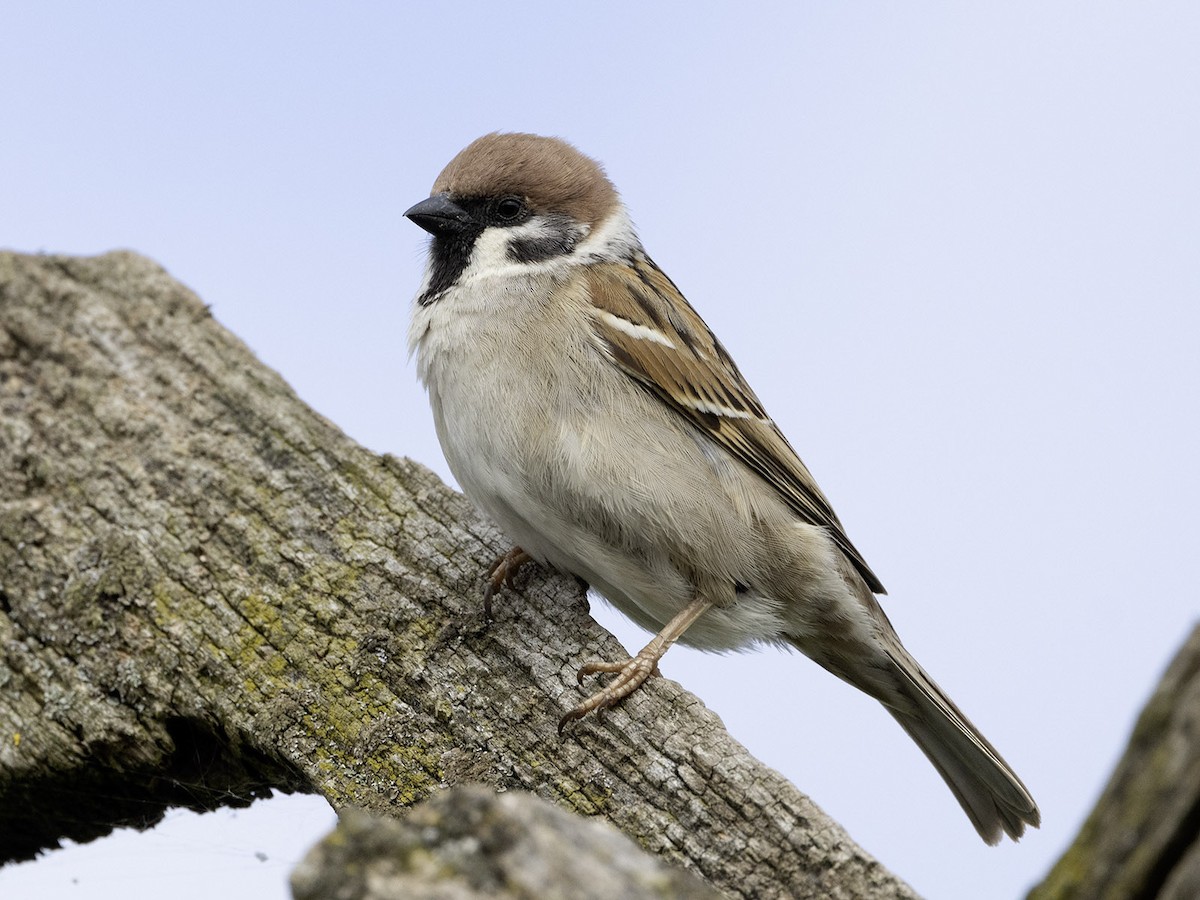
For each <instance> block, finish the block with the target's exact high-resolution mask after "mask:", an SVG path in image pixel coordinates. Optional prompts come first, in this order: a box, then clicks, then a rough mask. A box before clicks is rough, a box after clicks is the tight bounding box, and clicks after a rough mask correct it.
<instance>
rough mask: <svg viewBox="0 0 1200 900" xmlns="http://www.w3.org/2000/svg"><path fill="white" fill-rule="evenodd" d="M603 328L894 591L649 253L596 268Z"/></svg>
mask: <svg viewBox="0 0 1200 900" xmlns="http://www.w3.org/2000/svg"><path fill="white" fill-rule="evenodd" d="M588 287H589V288H590V291H591V296H592V302H593V304H594V306H595V309H596V315H595V316H594V327H595V330H596V334H597V336H598V337H599V338H600V340H601V341H602V342H603V344H604V346H605V347H606V348H607V349H608V351H609V352H610V353H611V354H612V358H613V360H614V361H615V362H616V363H617V364H618V365H619V366H621V367H622V368H623V369H624V370H625V371H626V372H627V373H629V375H630V376H632V377H633V378H635V379H636V380H637V381H638V382H640V383H641V384H643V385H645V386H646V387H647V388H649V389H650V390H651V391H653V392H654V393H655V394H656V395H657V396H658V397H659V398H661V399H662V400H663V402H664V403H666V404H667V405H668V406H669V407H671V408H672V409H674V410H675V411H676V412H678V413H679V414H680V415H682V416H684V417H685V418H686V419H687V420H688V421H689V422H691V423H692V424H693V425H695V426H696V427H697V428H699V429H700V430H701V431H702V432H704V433H705V434H707V435H708V436H709V437H711V438H712V439H713V440H714V441H716V442H717V443H718V444H720V445H721V446H723V447H725V448H726V449H727V450H729V452H730V453H732V454H733V455H734V456H735V457H737V458H738V459H740V460H741V461H742V462H743V463H745V464H746V465H747V466H749V467H750V468H751V469H753V470H754V471H755V472H757V473H758V474H759V475H761V476H762V477H763V478H765V479H766V481H767V483H768V484H770V485H771V486H772V487H773V488H774V489H775V490H776V491H778V492H779V495H780V496H781V497H782V498H783V499H784V501H785V502H786V503H787V504H788V506H789V507H791V508H792V510H793V511H795V513H796V515H798V516H799V517H800V518H801V519H802V520H804V521H805V522H808V523H810V524H812V525H819V526H822V527H824V528H825V529H827V530H828V532H829V534H830V536H831V537H832V538H833V539H834V541H835V542H836V543H837V545H838V547H840V548H841V550H842V552H843V553H844V554H845V555H846V557H847V558H848V559H849V560H850V561H851V562H852V563H853V564H854V567H855V568H856V569H857V570H858V573H859V574H860V575H861V576H862V577H863V580H864V581H866V583H867V585H868V587H870V589H871V590H872V591H874V592H875V593H876V594H884V593H887V592H886V591H885V590H884V587H883V585H882V584H881V583H880V581H879V579H878V578H877V577H875V573H874V572H872V571H871V569H870V567H869V566H868V565H867V563H866V561H865V560H864V559H863V558H862V554H860V553H859V552H858V550H856V549H855V547H854V545H853V544H851V543H850V539H849V538H848V537H846V532H845V530H844V529H843V528H842V523H841V522H840V521H838V517H837V514H836V513H834V511H833V508H832V507H831V506H830V505H829V501H828V500H827V499H826V498H825V495H824V494H823V493H821V489H820V488H819V487H817V483H816V481H815V480H814V479H813V477H812V474H811V473H810V472H809V471H808V468H807V467H806V466H805V465H804V463H803V462H801V461H800V457H799V456H797V455H796V451H795V450H793V449H792V447H791V445H790V444H789V443H788V442H787V438H785V437H784V436H783V433H782V432H780V430H779V429H778V428H777V427H776V426H775V423H774V422H772V421H771V419H770V418H769V417H768V416H767V414H766V411H765V410H764V409H763V407H762V404H761V403H760V402H759V399H758V397H756V396H755V394H754V391H753V390H751V389H750V385H749V384H747V383H746V379H745V378H743V377H742V374H741V372H739V371H738V369H737V366H736V365H735V364H734V362H733V359H732V358H730V356H729V354H728V353H726V352H725V348H724V347H722V346H721V344H720V342H719V341H718V340H717V339H716V337H715V336H714V335H713V333H712V332H711V331H710V330H709V328H708V326H707V325H705V324H704V320H703V319H701V318H700V315H699V314H698V313H697V312H696V311H695V310H694V309H692V307H691V305H690V304H689V303H688V302H687V300H685V299H684V297H683V294H681V293H680V292H679V289H678V288H677V287H675V285H674V284H673V283H672V282H671V279H670V278H668V277H667V276H666V275H665V274H664V273H663V271H662V270H661V269H659V268H658V266H656V265H655V264H654V262H653V261H652V260H651V259H650V258H649V257H647V256H643V255H639V256H637V257H635V258H634V259H632V260H630V261H629V262H628V263H615V262H614V263H599V264H596V265H595V266H593V267H591V269H590V271H589V273H588Z"/></svg>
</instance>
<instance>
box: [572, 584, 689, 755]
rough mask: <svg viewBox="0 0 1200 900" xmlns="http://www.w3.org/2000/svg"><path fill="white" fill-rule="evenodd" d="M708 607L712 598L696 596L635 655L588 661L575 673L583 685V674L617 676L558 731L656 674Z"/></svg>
mask: <svg viewBox="0 0 1200 900" xmlns="http://www.w3.org/2000/svg"><path fill="white" fill-rule="evenodd" d="M711 608H712V601H711V600H706V599H704V598H701V597H697V598H695V599H693V600H692V602H691V603H689V604H688V605H687V606H685V607H684V608H683V609H682V610H680V611H679V612H678V613H677V614H676V615H675V617H674V618H673V619H671V621H670V622H668V623H667V624H666V625H664V626H663V630H662V631H660V632H659V633H658V634H656V635H655V636H654V640H652V641H651V642H650V643H649V644H647V645H646V646H645V647H643V648H642V649H641V651H640V652H639V653H638V655H637V656H634V657H633V658H631V659H623V660H621V661H620V662H590V663H588V664H587V665H585V666H583V667H582V668H581V669H580V670H579V671H578V672H577V673H576V676H575V677H576V680H578V682H579V683H580V684H583V679H584V678H585V677H586V676H588V675H596V674H598V673H600V672H608V673H610V674H613V675H616V676H617V677H616V678H614V679H613V680H612V681H610V682H609V683H608V684H606V685H605V686H604V687H603V688H601V689H600V690H599V691H597V692H596V693H594V694H592V696H590V697H588V698H587V699H586V700H584V701H583V702H582V703H580V704H579V705H578V706H576V707H575V708H574V709H573V710H571V711H570V712H569V713H567V714H566V715H565V716H563V717H562V718H561V719H559V720H558V733H559V734H562V732H563V729H564V728H565V727H566V726H567V723H569V722H574V721H575V720H577V719H582V718H583V717H584V716H586V715H587V714H588V713H590V712H595V711H597V710H601V709H608V708H609V707H610V706H615V705H616V704H618V703H620V702H621V701H622V700H624V699H625V698H626V697H628V696H629V695H630V694H632V693H633V692H634V691H636V690H637V689H638V688H640V687H641V686H642V685H643V684H645V683H646V679H647V678H650V677H651V676H652V675H659V674H660V673H659V671H658V661H659V660H660V659H662V658H663V655H664V654H665V653H666V652H667V650H669V649H670V648H671V645H672V644H674V643H675V641H677V640H679V638H680V636H681V635H682V634H683V633H684V632H685V631H687V629H688V626H690V625H691V624H692V623H693V622H695V621H696V620H697V619H698V618H700V617H701V616H702V615H704V613H706V612H707V611H708V610H709V609H711Z"/></svg>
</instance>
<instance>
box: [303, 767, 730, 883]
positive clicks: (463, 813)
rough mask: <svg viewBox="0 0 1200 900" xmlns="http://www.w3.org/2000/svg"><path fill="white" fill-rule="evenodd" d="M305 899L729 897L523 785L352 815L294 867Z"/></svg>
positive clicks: (475, 789)
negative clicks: (387, 813)
mask: <svg viewBox="0 0 1200 900" xmlns="http://www.w3.org/2000/svg"><path fill="white" fill-rule="evenodd" d="M292 890H293V891H294V893H295V896H296V900H327V898H329V897H337V898H338V900H414V898H418V897H428V898H435V897H436V898H439V900H449V898H455V900H467V898H472V900H473V898H477V897H478V898H488V900H525V898H534V897H536V898H541V897H572V898H576V900H589V898H596V900H599V898H617V897H619V898H621V900H662V898H664V897H686V898H687V900H720V898H721V896H722V895H721V894H720V893H718V892H717V891H716V890H715V889H713V888H711V887H709V886H708V885H706V884H705V883H704V882H703V881H701V880H700V879H699V878H697V877H696V876H695V875H693V874H692V873H691V872H685V871H684V870H683V869H677V868H675V867H674V866H669V865H666V864H665V863H663V862H662V861H661V860H660V859H657V858H655V857H653V856H650V855H649V854H647V853H646V852H645V851H644V850H642V849H641V848H640V847H638V846H637V845H636V844H634V843H633V842H632V841H630V840H629V838H627V837H625V835H623V834H621V833H620V832H619V831H617V830H616V829H614V828H613V827H612V826H611V825H609V824H608V823H607V822H604V821H600V820H599V819H597V818H592V819H584V818H581V817H580V816H574V815H571V814H570V813H568V812H566V811H564V810H562V809H559V808H558V807H556V806H554V805H552V804H550V803H547V802H546V801H545V800H542V799H540V798H538V797H534V796H533V795H532V794H527V793H524V792H523V791H511V792H508V793H504V794H495V793H493V792H492V791H490V790H488V789H487V788H484V787H481V786H479V785H470V786H467V787H459V788H451V789H450V790H448V791H442V792H441V793H439V794H436V795H434V797H433V798H432V799H430V800H427V801H426V802H424V803H422V804H420V805H419V806H417V807H416V808H414V809H413V810H412V811H411V812H409V813H407V814H406V815H405V816H404V817H403V818H401V819H383V818H375V817H371V816H368V815H367V814H366V813H361V812H351V813H348V814H346V815H344V816H343V817H342V819H341V821H340V822H339V823H338V826H337V828H336V829H334V831H333V832H332V833H331V834H330V835H329V836H328V837H327V838H325V840H323V841H321V843H319V844H318V845H317V846H316V847H314V848H313V849H312V850H311V851H309V853H308V855H307V856H306V857H305V858H304V860H303V861H302V862H301V863H300V865H299V866H297V867H296V870H295V871H294V872H293V873H292Z"/></svg>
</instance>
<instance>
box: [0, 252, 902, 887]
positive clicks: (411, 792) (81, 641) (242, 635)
mask: <svg viewBox="0 0 1200 900" xmlns="http://www.w3.org/2000/svg"><path fill="white" fill-rule="evenodd" d="M502 549H504V542H503V540H502V538H501V537H500V536H499V535H498V534H497V533H496V532H495V531H494V530H493V529H492V528H491V527H490V526H488V525H487V524H486V523H484V522H482V521H480V520H479V519H478V518H477V516H476V514H475V513H474V511H473V510H472V509H471V508H470V506H469V505H468V504H467V503H466V502H465V501H464V500H463V498H461V497H460V496H459V495H457V494H455V493H454V492H452V491H450V490H449V489H447V488H446V487H445V486H443V485H442V484H441V483H440V482H439V481H438V480H437V479H436V477H434V476H433V475H432V474H431V473H430V472H429V471H427V470H426V469H425V468H423V467H422V466H420V465H419V464H417V463H414V462H410V461H408V460H403V459H397V458H394V457H391V456H376V455H374V454H372V453H370V452H368V451H366V450H364V449H362V448H360V447H358V446H356V445H355V444H354V443H353V442H352V441H350V440H349V439H348V438H346V437H345V436H344V435H343V434H342V433H341V432H339V431H338V430H337V429H336V428H335V427H334V426H333V425H331V424H330V423H329V422H328V421H326V420H325V419H323V418H322V417H321V416H319V415H317V414H316V413H314V412H313V411H311V410H310V409H308V408H307V407H306V406H305V405H304V404H303V403H301V402H300V401H299V400H298V399H297V398H296V397H295V395H294V394H293V393H292V391H291V390H290V389H289V388H288V386H287V385H286V384H285V383H284V382H283V380H282V379H281V378H280V377H279V376H278V375H276V374H275V373H274V372H272V371H270V370H269V369H267V368H265V367H264V366H263V365H261V364H260V363H259V362H258V361H257V360H256V359H255V358H254V357H253V355H252V354H251V353H250V352H249V351H248V350H247V348H246V347H245V346H244V345H243V344H241V343H240V342H239V341H238V340H237V339H236V338H234V337H233V336H232V335H230V334H229V333H228V332H226V331H225V330H224V329H223V328H222V327H221V326H220V325H218V324H217V323H216V322H215V321H214V320H213V319H212V317H211V316H210V314H209V312H208V310H207V309H206V308H205V306H204V305H203V304H202V303H201V302H200V301H199V300H198V299H197V298H196V297H195V296H194V295H193V294H191V293H190V292H189V291H188V290H187V289H186V288H184V287H182V286H181V285H179V284H178V283H177V282H175V281H173V280H172V279H171V278H170V277H169V276H168V275H167V274H166V273H165V272H163V271H162V270H161V269H160V268H158V267H157V266H155V265H154V264H153V263H151V262H149V261H147V260H145V259H142V258H140V257H138V256H136V255H134V254H131V253H113V254H108V255H105V256H102V257H97V258H92V259H80V258H66V257H52V256H24V255H17V254H0V738H2V739H0V860H16V859H22V858H26V857H29V856H31V855H33V854H35V853H36V852H37V851H39V850H41V849H43V848H48V847H53V846H55V845H56V844H57V842H58V841H59V839H61V838H71V839H74V840H77V841H85V840H89V839H91V838H94V837H97V836H99V835H102V834H104V833H106V832H108V831H109V830H111V829H112V828H113V827H115V826H119V825H135V826H142V827H144V826H148V825H150V824H152V823H153V822H155V821H156V820H157V819H158V818H159V817H160V816H161V814H162V812H163V810H164V809H165V808H166V807H167V806H170V805H183V806H188V807H192V808H196V809H210V808H213V807H216V806H220V805H242V804H246V803H249V802H251V801H252V800H253V799H254V798H256V797H260V796H264V795H266V794H268V793H269V792H270V791H272V790H280V791H313V792H317V793H320V794H322V795H323V796H325V797H326V798H328V800H329V801H330V803H332V804H333V806H334V807H335V808H338V809H343V808H346V807H348V806H355V807H361V808H364V809H367V810H371V811H374V812H377V813H383V814H393V815H394V814H397V813H398V812H400V811H401V810H402V809H403V808H404V807H407V806H409V805H411V804H413V803H415V802H417V801H419V800H422V799H423V798H425V797H427V796H429V795H430V794H432V793H434V792H435V791H437V790H438V789H439V788H441V787H443V786H445V785H452V784H459V783H465V782H483V783H485V784H487V785H490V786H492V787H494V788H498V789H514V788H520V789H525V790H529V791H532V792H533V793H536V794H538V795H540V796H541V797H544V798H547V799H550V800H553V801H555V802H557V803H558V804H561V805H563V806H565V807H566V808H568V809H570V810H573V811H575V812H577V813H582V814H584V815H590V816H596V815H599V816H604V817H605V818H607V819H608V820H609V821H611V822H612V823H613V824H614V825H616V826H617V827H618V828H619V829H620V830H622V831H623V832H625V833H626V834H628V835H630V836H631V837H632V838H633V839H634V840H635V841H637V842H638V843H639V844H641V845H642V846H643V847H644V848H646V849H648V850H650V851H651V852H653V853H656V854H660V855H662V856H664V857H666V858H668V859H670V860H672V861H675V862H679V863H682V864H683V865H685V866H687V867H689V868H691V869H693V870H694V871H696V872H698V873H699V874H700V875H701V876H702V877H703V878H705V879H706V880H707V881H708V882H709V883H711V884H713V885H715V886H716V887H717V888H719V889H720V890H721V891H723V892H725V893H727V894H730V895H743V896H755V897H771V896H795V897H823V898H825V897H909V896H912V893H911V891H910V890H909V889H908V888H907V887H906V886H904V885H903V884H902V883H900V882H899V881H897V880H896V879H895V878H894V877H893V876H892V875H890V874H889V873H888V872H886V871H885V870H884V869H882V867H880V866H879V865H878V864H877V863H876V862H875V861H874V860H872V859H871V858H870V857H869V856H867V855H866V854H865V853H864V852H863V851H862V850H861V849H860V848H858V847H857V846H856V845H855V844H854V843H853V842H852V841H851V840H850V839H849V838H848V837H847V836H846V835H845V833H844V832H843V831H842V829H841V828H840V827H839V826H837V825H836V824H834V823H832V822H831V821H829V819H827V818H826V817H825V815H824V814H823V813H822V812H821V811H820V810H819V809H817V808H816V807H815V806H814V805H813V804H812V802H811V801H809V800H808V798H806V797H805V796H804V795H802V794H800V793H799V792H798V791H797V790H796V789H795V788H794V787H792V786H791V785H790V784H788V783H787V782H786V781H784V780H783V779H782V778H781V777H780V776H779V775H778V774H777V773H775V772H773V771H771V770H770V769H768V768H766V767H765V766H763V765H762V764H760V763H759V762H757V761H756V760H754V759H753V758H752V757H750V756H749V755H748V754H747V753H746V752H745V750H744V749H743V748H742V747H741V746H740V745H738V744H737V743H736V742H735V741H734V740H733V739H732V738H730V737H729V735H728V734H727V733H726V732H725V730H724V728H723V727H722V725H721V723H720V722H719V721H718V719H717V718H716V717H715V716H714V715H712V714H711V713H710V712H708V711H707V710H706V709H705V708H704V706H703V704H701V703H700V702H699V701H698V700H697V699H696V698H695V697H692V696H691V695H690V694H688V693H686V692H685V691H683V690H682V689H681V688H680V687H679V686H678V685H677V684H675V683H673V682H671V681H669V680H667V679H655V680H654V681H653V682H652V683H651V684H650V685H649V686H648V688H646V689H644V690H642V691H639V692H638V694H636V695H635V696H634V697H632V698H630V699H629V700H628V701H627V702H626V703H624V704H623V705H622V706H621V707H620V708H618V709H615V710H613V711H611V712H610V713H609V714H608V715H606V716H605V717H603V718H592V719H589V720H587V721H585V722H583V723H580V724H579V725H577V726H576V727H574V728H572V729H571V730H570V731H569V732H568V734H567V735H566V736H564V737H562V738H560V737H559V736H558V735H557V734H556V733H555V725H556V722H557V719H558V716H559V715H560V714H561V713H562V712H563V711H565V709H567V708H569V707H570V706H571V705H573V704H574V703H575V702H577V700H578V699H579V698H580V693H579V689H578V688H577V687H576V686H575V683H574V673H575V670H576V668H577V667H578V666H579V665H580V664H581V663H582V662H584V661H586V660H588V659H590V658H594V657H609V658H612V657H615V656H616V655H618V653H619V652H620V651H619V648H618V645H617V644H616V642H615V641H614V640H613V639H612V638H611V636H609V635H607V634H606V633H605V632H603V631H602V630H601V629H600V628H599V627H598V626H597V625H596V624H595V623H594V622H592V620H591V619H590V618H589V616H588V615H587V605H586V600H585V597H584V595H583V594H582V593H581V591H580V589H579V587H578V586H577V585H576V584H575V583H573V582H572V581H571V580H570V579H564V578H558V577H550V576H547V575H546V574H544V573H538V574H535V575H533V576H532V577H530V578H528V579H527V580H525V582H524V583H523V591H522V596H513V595H511V594H510V595H505V596H504V597H502V598H499V599H498V603H497V611H498V614H497V621H495V622H494V623H492V624H491V625H488V624H486V623H485V622H484V621H483V617H482V613H481V603H480V595H481V583H482V573H483V571H484V569H485V566H486V565H487V563H488V562H489V561H490V560H491V559H492V558H494V556H495V555H496V554H497V553H499V552H500V551H501V550H502Z"/></svg>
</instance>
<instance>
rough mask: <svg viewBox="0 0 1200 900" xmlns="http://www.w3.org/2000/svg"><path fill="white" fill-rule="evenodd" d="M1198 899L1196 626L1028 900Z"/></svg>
mask: <svg viewBox="0 0 1200 900" xmlns="http://www.w3.org/2000/svg"><path fill="white" fill-rule="evenodd" d="M1197 896H1200V626H1198V627H1196V628H1195V629H1194V630H1193V631H1192V633H1191V636H1190V637H1189V638H1188V640H1187V642H1186V643H1185V644H1184V645H1183V647H1182V648H1181V649H1180V650H1179V653H1178V654H1176V656H1175V659H1174V660H1173V661H1172V662H1171V665H1170V666H1168V667H1167V671H1166V673H1165V674H1164V675H1163V677H1162V680H1161V681H1160V682H1159V684H1158V687H1157V688H1156V689H1155V691H1154V696H1152V697H1151V698H1150V702H1148V703H1147V704H1146V708H1145V709H1143V710H1142V714H1141V716H1139V717H1138V721H1137V725H1136V726H1134V729H1133V734H1132V735H1131V736H1130V738H1129V746H1128V747H1126V748H1125V753H1124V755H1123V756H1122V757H1121V761H1120V762H1119V763H1118V764H1117V768H1116V771H1115V772H1113V775H1112V778H1111V779H1109V782H1108V786H1107V787H1105V789H1104V793H1103V794H1102V795H1101V796H1100V799H1099V800H1098V801H1097V802H1096V806H1095V808H1094V809H1093V810H1092V812H1091V815H1089V816H1088V818H1087V821H1086V822H1084V825H1083V828H1082V829H1081V830H1080V832H1079V836H1078V837H1077V838H1076V839H1075V842H1074V843H1073V844H1072V845H1071V847H1070V849H1068V850H1067V852H1066V853H1065V854H1064V855H1063V857H1062V859H1060V860H1059V861H1058V863H1057V864H1056V865H1055V866H1054V868H1053V869H1052V870H1051V872H1050V874H1049V875H1048V876H1047V877H1046V880H1045V881H1043V882H1042V883H1041V884H1040V885H1038V886H1037V887H1036V888H1034V890H1033V891H1032V892H1031V893H1030V894H1029V900H1073V898H1079V900H1105V898H1111V900H1131V898H1132V900H1137V898H1145V900H1150V898H1160V900H1175V898H1178V900H1190V898H1193V897H1197Z"/></svg>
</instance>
